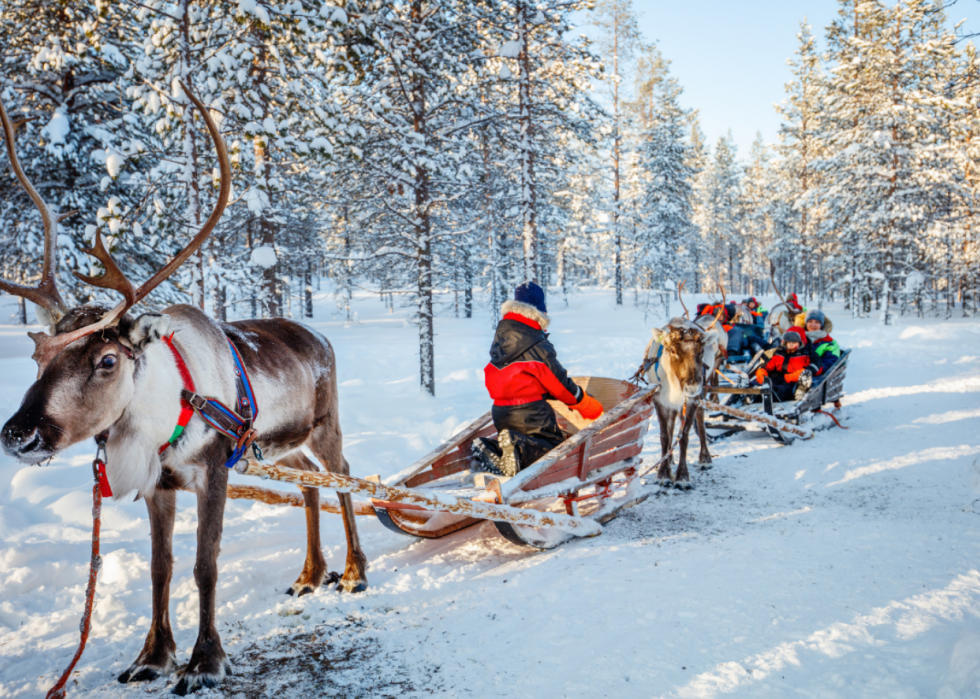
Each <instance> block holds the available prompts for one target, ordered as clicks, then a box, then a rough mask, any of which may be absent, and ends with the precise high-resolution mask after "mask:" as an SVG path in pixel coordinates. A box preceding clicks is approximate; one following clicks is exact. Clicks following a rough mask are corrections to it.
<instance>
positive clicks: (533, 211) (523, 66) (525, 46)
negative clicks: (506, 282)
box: [517, 2, 540, 281]
mask: <svg viewBox="0 0 980 699" xmlns="http://www.w3.org/2000/svg"><path fill="white" fill-rule="evenodd" d="M531 11H532V8H530V7H529V6H528V4H527V3H526V2H521V3H520V4H519V5H518V8H517V40H518V41H519V42H520V44H521V52H520V54H519V56H518V61H519V63H520V71H519V75H518V87H517V93H518V103H519V104H518V106H519V109H520V117H519V118H518V124H519V127H520V139H519V141H518V150H519V152H520V159H521V197H520V201H521V221H522V224H523V233H524V281H538V272H539V269H538V265H539V264H540V260H539V258H540V241H539V240H538V210H537V191H536V189H537V183H536V182H535V177H534V120H533V115H532V106H533V105H532V101H531V56H530V46H529V42H530V37H529V36H528V33H529V32H528V28H529V27H530V25H531V20H530V18H529V17H528V14H529V13H530V12H531Z"/></svg>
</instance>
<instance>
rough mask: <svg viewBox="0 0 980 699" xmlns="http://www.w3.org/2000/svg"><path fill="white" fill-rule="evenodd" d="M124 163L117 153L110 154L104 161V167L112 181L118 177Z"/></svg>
mask: <svg viewBox="0 0 980 699" xmlns="http://www.w3.org/2000/svg"><path fill="white" fill-rule="evenodd" d="M124 162H125V159H124V158H123V157H122V156H121V155H119V154H118V153H110V154H109V156H108V157H107V158H106V159H105V167H106V170H108V171H109V177H111V178H112V179H116V178H117V177H119V172H120V171H121V170H122V166H123V163H124Z"/></svg>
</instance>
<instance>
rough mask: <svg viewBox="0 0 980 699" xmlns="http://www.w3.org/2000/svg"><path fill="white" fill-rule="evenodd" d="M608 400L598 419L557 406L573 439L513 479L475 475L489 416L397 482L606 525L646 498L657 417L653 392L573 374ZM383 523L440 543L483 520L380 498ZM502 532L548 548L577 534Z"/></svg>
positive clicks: (505, 527) (505, 524)
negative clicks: (641, 473) (474, 448)
mask: <svg viewBox="0 0 980 699" xmlns="http://www.w3.org/2000/svg"><path fill="white" fill-rule="evenodd" d="M573 381H575V382H576V383H577V384H579V385H580V386H581V387H582V388H583V389H584V390H586V391H587V392H588V393H589V394H590V395H592V396H594V397H595V398H596V399H597V400H598V401H599V402H600V403H602V406H603V408H604V409H605V411H606V412H605V413H603V415H602V416H601V417H599V419H598V420H595V421H588V420H584V419H583V418H582V417H581V416H579V415H578V413H576V412H574V411H572V410H570V409H569V408H568V407H567V406H565V405H564V404H562V403H559V402H557V401H551V402H550V403H551V405H552V407H553V408H554V409H555V412H556V413H557V414H558V424H559V426H560V427H561V428H562V430H564V431H565V432H567V433H569V435H570V436H569V438H568V439H567V440H566V441H565V442H563V443H562V444H560V445H559V446H558V447H556V448H555V449H553V450H552V451H551V452H549V453H548V454H546V455H545V456H544V457H542V458H541V459H539V460H538V461H536V462H535V463H534V464H532V465H531V466H529V467H528V468H526V469H524V470H523V471H521V472H520V473H518V474H517V476H515V477H514V478H510V479H506V478H496V477H494V476H490V475H487V474H482V473H473V472H471V470H470V467H471V466H472V465H473V463H472V461H471V459H472V457H471V455H470V445H471V444H472V443H473V440H474V439H476V438H477V437H489V438H493V437H495V436H496V433H497V431H496V429H495V428H494V426H493V421H492V419H491V417H490V413H486V414H485V415H483V416H481V417H479V418H477V419H476V420H474V421H473V422H471V423H470V424H469V425H467V426H466V427H465V428H464V429H463V430H462V431H460V432H459V433H458V434H457V435H456V436H455V437H453V438H452V439H450V440H449V441H448V442H446V443H445V444H443V445H441V446H440V447H439V448H438V449H436V450H435V451H433V452H432V453H430V454H428V455H426V456H425V457H423V458H422V459H420V460H419V461H417V462H416V463H415V464H413V465H412V467H410V469H409V470H408V471H407V473H406V474H405V475H404V476H402V477H401V478H399V479H398V480H397V481H395V482H394V483H392V484H391V486H392V487H394V488H410V489H417V490H418V491H421V492H427V493H432V494H433V495H443V496H450V497H452V498H468V499H470V500H474V501H478V502H489V503H495V504H497V505H506V506H511V507H518V508H531V509H536V510H539V511H542V512H555V513H563V514H567V515H570V516H573V517H576V518H588V519H591V520H593V521H595V522H598V523H600V524H604V523H605V522H608V521H609V520H610V519H612V518H613V517H615V515H616V513H618V512H619V511H620V510H622V509H623V508H626V507H631V506H633V505H635V504H637V503H638V502H641V501H642V500H643V499H645V496H642V495H640V494H639V483H638V482H637V471H638V467H639V465H640V462H641V460H640V458H639V455H640V452H641V451H642V450H643V438H644V436H645V434H646V431H647V427H648V424H649V421H650V415H651V414H652V412H653V402H652V401H653V397H654V392H655V389H653V388H646V389H638V388H637V387H635V386H634V385H632V384H630V383H628V382H626V381H619V380H616V379H605V378H598V377H573ZM372 503H373V505H374V508H375V512H376V514H377V516H378V519H379V520H380V521H381V522H382V523H383V524H384V525H385V526H386V527H388V528H389V529H391V530H392V531H396V532H399V533H402V534H409V535H411V536H416V537H422V538H427V539H435V538H439V537H442V536H446V535H447V534H451V533H452V532H455V531H459V530H460V529H463V528H464V527H468V526H471V525H473V524H476V523H477V522H480V521H482V519H481V518H479V517H472V516H467V515H461V514H456V513H453V512H448V511H439V510H434V509H431V508H425V507H419V506H417V505H406V504H404V503H400V502H390V501H385V500H379V499H374V500H372ZM494 524H495V525H496V527H497V530H498V531H499V532H500V534H502V535H503V536H504V537H505V538H507V539H508V540H509V541H511V542H513V543H515V544H521V545H523V546H532V547H535V548H540V549H545V548H552V547H554V546H557V545H559V544H561V543H563V542H564V541H567V540H568V539H570V538H572V537H573V536H575V534H574V533H571V532H570V531H568V530H563V529H559V528H552V527H533V526H529V525H525V524H520V523H516V522H510V521H501V520H495V521H494Z"/></svg>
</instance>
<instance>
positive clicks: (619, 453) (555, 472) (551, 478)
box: [521, 442, 643, 491]
mask: <svg viewBox="0 0 980 699" xmlns="http://www.w3.org/2000/svg"><path fill="white" fill-rule="evenodd" d="M641 451H643V445H642V444H639V443H636V442H634V443H632V444H627V445H626V446H623V447H620V448H619V449H613V450H612V451H607V452H605V453H603V454H598V455H596V456H593V457H592V458H590V459H589V462H588V471H587V473H591V472H592V471H595V470H596V469H599V468H603V467H604V466H610V465H612V464H614V463H616V462H617V461H624V460H626V459H628V458H630V457H631V456H638V455H639V453H640V452H641ZM578 475H579V463H578V461H576V460H569V461H565V462H563V463H561V464H557V465H556V468H554V469H549V470H548V471H547V473H542V474H541V475H539V476H538V477H537V478H535V479H533V480H531V481H529V482H528V483H527V485H526V486H525V487H523V488H522V489H521V490H524V491H528V490H536V489H538V488H543V487H544V486H546V485H550V484H552V483H557V482H559V481H563V480H565V479H567V478H572V477H573V476H578Z"/></svg>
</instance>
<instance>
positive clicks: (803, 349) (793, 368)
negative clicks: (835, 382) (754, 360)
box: [765, 327, 823, 383]
mask: <svg viewBox="0 0 980 699" xmlns="http://www.w3.org/2000/svg"><path fill="white" fill-rule="evenodd" d="M790 330H795V331H796V332H797V333H799V334H800V337H804V338H805V337H806V331H804V330H803V329H802V328H795V327H794V328H790ZM807 367H810V371H811V372H813V375H814V376H819V375H820V374H821V373H823V367H822V366H821V363H820V360H819V358H818V357H817V355H816V354H815V352H814V350H813V345H812V344H811V343H810V342H808V341H805V340H804V344H803V345H801V346H800V347H799V348H798V349H797V350H796V351H795V352H794V353H793V354H790V353H789V352H787V351H786V347H785V346H780V347H779V349H777V350H776V352H775V353H774V354H773V355H772V358H771V359H770V360H769V361H768V362H767V363H766V366H765V370H766V373H768V374H769V376H770V378H772V380H773V381H774V382H776V383H780V382H782V383H795V381H796V379H795V378H794V379H793V380H792V381H787V380H786V375H787V374H797V373H798V372H800V371H801V370H803V369H806V368H807Z"/></svg>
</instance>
